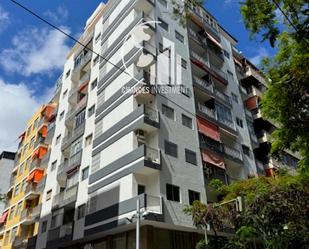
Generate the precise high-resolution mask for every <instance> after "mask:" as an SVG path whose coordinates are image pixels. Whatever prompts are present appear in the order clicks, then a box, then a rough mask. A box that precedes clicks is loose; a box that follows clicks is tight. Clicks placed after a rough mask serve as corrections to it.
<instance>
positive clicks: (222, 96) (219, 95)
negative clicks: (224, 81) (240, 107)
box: [214, 88, 232, 106]
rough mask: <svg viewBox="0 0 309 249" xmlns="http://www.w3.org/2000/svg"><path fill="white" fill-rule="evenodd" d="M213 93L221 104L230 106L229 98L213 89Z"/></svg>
mask: <svg viewBox="0 0 309 249" xmlns="http://www.w3.org/2000/svg"><path fill="white" fill-rule="evenodd" d="M214 93H215V95H216V96H217V97H218V98H219V99H220V100H221V101H223V103H225V104H227V105H228V106H231V104H232V102H231V99H230V97H229V96H228V95H227V94H225V93H223V92H221V91H219V90H218V89H216V88H215V89H214Z"/></svg>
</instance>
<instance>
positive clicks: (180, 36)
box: [175, 30, 185, 43]
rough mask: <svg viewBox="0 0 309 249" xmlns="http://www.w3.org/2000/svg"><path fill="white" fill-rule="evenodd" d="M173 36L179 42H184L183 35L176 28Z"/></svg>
mask: <svg viewBox="0 0 309 249" xmlns="http://www.w3.org/2000/svg"><path fill="white" fill-rule="evenodd" d="M175 38H176V39H177V40H178V41H180V42H181V43H184V42H185V37H184V36H183V35H182V34H180V33H179V32H178V31H177V30H175Z"/></svg>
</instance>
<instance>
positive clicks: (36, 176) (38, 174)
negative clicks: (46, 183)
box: [27, 169, 44, 183]
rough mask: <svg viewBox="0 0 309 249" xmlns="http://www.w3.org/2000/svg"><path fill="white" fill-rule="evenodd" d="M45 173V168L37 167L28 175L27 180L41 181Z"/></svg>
mask: <svg viewBox="0 0 309 249" xmlns="http://www.w3.org/2000/svg"><path fill="white" fill-rule="evenodd" d="M43 175H44V170H42V169H36V170H34V171H33V172H31V174H30V175H29V176H28V177H27V182H33V183H39V182H40V181H41V179H42V177H43Z"/></svg>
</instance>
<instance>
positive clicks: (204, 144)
mask: <svg viewBox="0 0 309 249" xmlns="http://www.w3.org/2000/svg"><path fill="white" fill-rule="evenodd" d="M199 140H200V147H201V148H204V149H210V150H212V151H215V152H216V153H218V154H223V152H224V149H223V145H222V144H221V143H219V142H217V141H215V140H212V139H211V138H208V137H206V136H203V135H200V139H199Z"/></svg>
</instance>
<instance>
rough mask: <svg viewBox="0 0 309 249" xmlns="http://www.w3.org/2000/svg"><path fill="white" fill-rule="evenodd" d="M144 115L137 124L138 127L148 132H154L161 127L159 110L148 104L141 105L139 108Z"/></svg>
mask: <svg viewBox="0 0 309 249" xmlns="http://www.w3.org/2000/svg"><path fill="white" fill-rule="evenodd" d="M138 112H139V113H140V114H141V115H140V116H139V117H142V118H141V119H140V121H139V122H138V124H137V129H140V130H144V131H146V132H153V131H155V130H157V129H159V128H160V117H159V112H158V110H156V109H153V108H152V107H149V106H148V105H141V106H140V107H139V109H138Z"/></svg>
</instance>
